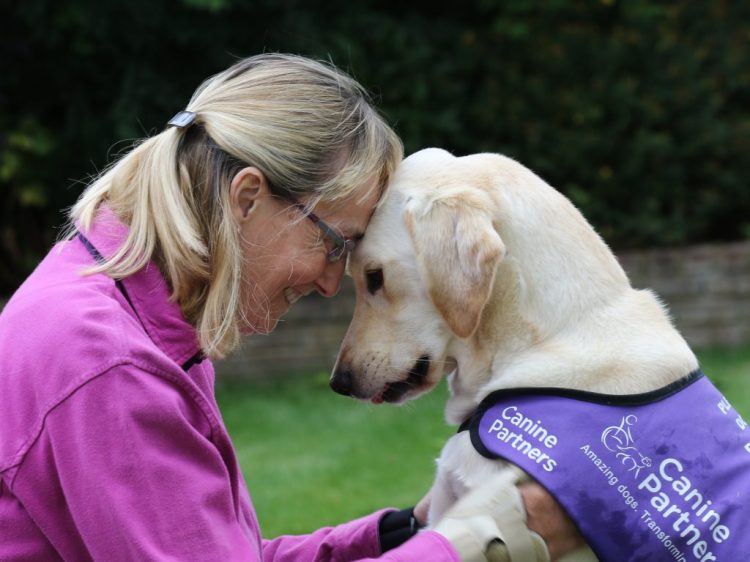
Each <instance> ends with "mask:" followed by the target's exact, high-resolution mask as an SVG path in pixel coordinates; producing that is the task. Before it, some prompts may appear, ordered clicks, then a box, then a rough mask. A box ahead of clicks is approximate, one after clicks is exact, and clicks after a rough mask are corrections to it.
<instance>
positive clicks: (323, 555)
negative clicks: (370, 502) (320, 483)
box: [263, 511, 461, 562]
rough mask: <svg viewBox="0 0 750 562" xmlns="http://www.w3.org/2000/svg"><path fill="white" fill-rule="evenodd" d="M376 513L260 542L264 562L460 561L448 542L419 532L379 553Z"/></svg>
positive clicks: (426, 532) (379, 516) (441, 537)
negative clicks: (311, 530) (390, 548)
mask: <svg viewBox="0 0 750 562" xmlns="http://www.w3.org/2000/svg"><path fill="white" fill-rule="evenodd" d="M385 513H386V512H385V511H380V512H377V513H374V514H372V515H368V516H366V517H363V518H361V519H356V520H354V521H351V522H349V523H344V524H342V525H337V526H335V527H326V528H323V529H319V530H317V531H315V532H314V533H311V534H309V535H302V536H282V537H278V538H276V539H273V540H266V541H263V561H264V562H371V561H376V560H377V561H382V562H423V561H425V560H429V561H430V562H461V559H460V558H459V557H458V554H456V552H455V551H454V550H453V547H452V546H451V545H450V543H448V541H447V540H446V539H445V538H444V537H443V536H442V535H439V534H438V533H434V532H432V531H422V532H420V533H418V534H417V535H416V536H414V537H413V538H412V539H410V540H408V541H407V542H405V543H404V544H402V545H401V546H399V547H397V548H394V549H392V550H389V551H388V552H386V553H384V554H381V553H380V552H381V551H380V544H379V539H378V522H379V520H380V518H381V517H382V516H383V515H384V514H385Z"/></svg>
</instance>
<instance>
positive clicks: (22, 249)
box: [0, 0, 750, 294]
mask: <svg viewBox="0 0 750 562" xmlns="http://www.w3.org/2000/svg"><path fill="white" fill-rule="evenodd" d="M15 4H16V6H15V7H14V8H13V10H14V11H13V12H10V13H8V11H7V10H8V9H5V10H4V13H6V17H7V19H6V21H5V24H6V25H5V26H4V37H3V39H2V41H0V65H2V72H0V201H1V204H2V211H1V212H2V215H1V220H2V223H1V227H0V228H1V230H0V240H1V242H0V263H1V264H2V268H0V294H3V293H8V292H10V291H12V290H13V288H14V287H15V286H16V284H17V283H18V282H19V280H20V279H22V278H23V276H24V275H25V274H26V273H27V272H28V271H29V270H30V268H32V267H33V266H34V264H35V263H36V261H37V260H38V259H39V256H40V255H42V254H43V253H44V251H45V249H46V248H47V247H48V246H49V244H51V243H52V242H53V240H54V238H55V236H56V230H55V228H54V227H55V226H57V225H59V224H60V223H61V220H62V218H61V217H62V215H61V213H60V209H62V208H64V207H65V206H67V205H70V204H71V203H72V202H73V201H74V200H75V198H76V196H77V194H78V193H79V192H80V190H81V189H82V187H83V185H84V184H85V181H86V178H87V177H88V176H89V175H91V174H93V173H96V171H97V170H98V169H101V167H102V166H104V165H105V163H106V162H107V161H108V159H109V158H111V157H112V156H113V155H114V154H116V153H117V152H118V151H119V150H122V149H124V148H127V146H128V143H129V139H135V138H138V137H141V136H143V135H147V134H150V133H152V132H154V131H157V130H159V129H160V128H161V127H162V126H163V123H164V122H165V121H166V120H167V119H169V117H171V116H172V114H173V113H175V112H176V111H177V110H179V109H181V108H182V107H183V106H184V104H185V103H186V102H187V100H188V98H189V96H190V94H191V93H192V91H193V89H194V88H195V87H196V86H197V85H198V84H199V82H200V81H201V80H202V79H203V78H204V77H206V76H208V75H210V74H212V73H214V72H216V71H218V70H220V69H222V68H224V67H226V66H228V65H229V64H231V63H232V62H233V61H234V60H235V59H236V58H239V57H243V56H247V55H250V54H254V53H258V52H261V51H287V52H296V53H301V54H306V55H310V56H315V57H320V58H329V59H331V60H332V61H333V62H335V63H336V64H337V65H338V66H340V67H342V68H344V69H346V70H348V71H349V72H351V73H352V74H354V75H355V76H356V77H357V78H358V79H359V80H360V81H361V82H363V83H364V84H365V85H366V86H367V87H368V88H370V89H371V91H373V92H374V93H375V95H376V98H377V100H378V103H379V104H380V106H381V108H382V109H383V111H384V112H385V114H386V115H387V117H388V118H389V119H390V120H391V122H393V123H395V125H396V128H397V130H398V131H399V133H400V134H401V135H402V137H403V139H404V142H405V144H406V148H407V152H409V151H414V150H416V149H419V148H422V147H425V146H441V147H444V148H447V149H450V150H452V151H454V152H455V153H457V154H463V153H469V152H477V151H497V152H503V153H505V154H508V155H510V156H513V157H515V158H517V159H519V160H520V161H522V162H523V163H525V164H526V165H528V166H529V167H531V168H532V169H534V170H535V171H537V172H538V173H539V174H540V175H541V176H543V177H544V178H545V179H547V180H548V181H549V182H550V183H552V184H553V185H555V186H556V187H558V188H559V189H561V190H562V191H563V192H565V193H566V194H567V195H568V196H569V197H571V198H572V199H573V201H574V202H575V203H576V204H577V205H578V206H579V207H580V208H581V209H582V210H583V211H584V213H585V214H586V215H587V216H588V217H589V219H590V220H591V221H592V222H593V223H594V224H595V225H596V227H597V228H598V229H599V231H600V232H601V233H602V234H603V235H604V237H605V238H606V239H607V240H608V241H609V242H610V243H611V244H612V245H613V246H614V247H615V248H618V249H622V248H631V247H643V246H652V245H678V244H687V243H694V242H701V241H717V240H733V239H741V238H745V237H748V236H750V186H748V180H747V178H748V177H750V158H748V149H749V148H750V60H749V59H750V56H749V54H748V53H749V52H750V4H749V3H747V2H730V1H713V2H687V1H684V0H683V1H667V2H655V1H653V0H628V1H627V2H625V1H622V2H617V1H615V0H606V1H605V0H602V1H600V2H594V1H572V0H571V1H561V0H557V1H555V0H549V1H546V2H534V1H509V2H498V1H495V0H480V1H475V2H463V3H461V4H460V5H458V4H455V3H453V4H451V5H450V6H447V5H446V7H440V6H441V5H442V4H441V5H436V3H434V2H426V1H422V0H414V1H410V2H387V1H374V0H370V1H360V2H352V1H350V0H348V1H342V0H327V1H326V2H321V3H320V4H319V5H317V6H315V5H313V3H311V2H310V1H303V0H290V1H287V2H282V1H280V0H259V1H254V2H247V1H241V0H182V1H179V0H169V1H160V0H148V1H147V0H127V1H126V0H122V1H114V0H99V1H96V2H94V1H85V0H66V1H65V0H64V1H54V0H47V1H42V0H24V2H16V3H15Z"/></svg>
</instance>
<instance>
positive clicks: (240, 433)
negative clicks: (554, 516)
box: [217, 347, 750, 537]
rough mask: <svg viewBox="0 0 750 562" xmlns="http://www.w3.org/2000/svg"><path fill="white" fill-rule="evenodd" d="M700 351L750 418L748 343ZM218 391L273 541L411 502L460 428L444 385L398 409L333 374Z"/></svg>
mask: <svg viewBox="0 0 750 562" xmlns="http://www.w3.org/2000/svg"><path fill="white" fill-rule="evenodd" d="M699 356H700V359H701V363H702V366H703V370H704V372H705V373H706V374H707V375H709V377H710V378H711V379H712V380H713V381H714V382H715V384H716V385H717V386H718V387H719V389H720V390H721V391H722V392H723V393H724V394H725V395H726V396H727V398H729V400H730V401H731V402H732V404H733V405H734V406H735V408H737V410H738V412H740V413H741V414H742V415H743V417H744V418H745V419H746V420H750V347H748V348H744V349H739V350H711V351H706V352H704V353H700V354H699ZM217 394H218V399H219V404H220V405H221V409H222V412H223V413H224V419H225V421H226V424H227V427H228V428H229V432H230V434H231V436H232V439H233V440H234V444H235V447H236V448H237V452H238V455H239V458H240V464H241V466H242V468H243V470H244V473H245V478H246V480H247V483H248V486H249V488H250V493H251V495H252V497H253V502H254V504H255V507H256V509H257V511H258V516H259V518H260V523H261V527H262V529H263V532H264V535H265V536H268V537H272V536H276V535H279V534H284V533H303V532H308V531H311V530H313V529H316V528H318V527H320V526H323V525H329V524H335V523H339V522H342V521H346V520H348V519H352V518H354V517H357V516H359V515H363V514H366V513H369V512H371V511H374V510H376V509H378V508H380V507H385V506H393V507H406V506H409V505H413V504H414V503H415V502H416V501H417V500H418V499H419V498H420V497H421V496H422V495H423V494H424V493H425V492H426V491H427V490H428V488H429V486H430V483H431V481H432V477H433V473H434V465H435V463H434V459H435V458H436V457H437V455H438V453H439V451H440V449H441V447H442V444H443V443H444V442H445V440H446V439H447V438H448V437H449V436H450V435H452V434H453V432H454V431H455V429H454V428H451V427H449V426H447V425H446V424H445V422H444V421H443V405H444V403H445V400H446V398H447V390H446V388H445V384H441V385H440V387H439V388H438V389H437V390H435V391H433V392H432V393H430V394H428V395H426V396H424V397H422V398H420V399H419V400H416V401H414V402H410V403H407V404H406V405H404V406H401V407H398V408H396V407H392V406H387V405H382V406H373V405H371V404H364V403H361V402H356V401H354V400H351V399H348V398H345V397H343V396H339V395H336V394H334V393H333V392H332V391H331V390H330V389H329V388H328V375H327V374H320V375H313V376H309V377H293V378H285V379H283V380H279V381H277V382H269V383H262V384H261V383H255V384H252V385H250V384H248V385H231V386H230V385H224V386H220V387H219V388H218V390H217Z"/></svg>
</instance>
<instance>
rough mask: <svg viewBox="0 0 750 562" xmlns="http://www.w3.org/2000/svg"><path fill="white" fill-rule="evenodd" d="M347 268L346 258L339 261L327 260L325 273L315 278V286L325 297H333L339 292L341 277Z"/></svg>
mask: <svg viewBox="0 0 750 562" xmlns="http://www.w3.org/2000/svg"><path fill="white" fill-rule="evenodd" d="M345 269H346V259H342V260H339V261H337V262H327V263H326V266H325V269H323V273H321V274H320V277H318V278H317V279H316V280H315V288H316V289H317V290H318V292H319V293H320V294H321V295H323V296H324V297H328V298H330V297H332V296H334V295H335V294H336V293H338V292H339V287H340V286H341V278H342V277H343V276H344V270H345Z"/></svg>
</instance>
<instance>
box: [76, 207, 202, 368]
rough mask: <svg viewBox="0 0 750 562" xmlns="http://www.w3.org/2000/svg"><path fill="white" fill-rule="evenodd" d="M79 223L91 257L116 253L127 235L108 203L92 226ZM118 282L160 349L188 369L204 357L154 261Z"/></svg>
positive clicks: (192, 329) (79, 229) (193, 331)
mask: <svg viewBox="0 0 750 562" xmlns="http://www.w3.org/2000/svg"><path fill="white" fill-rule="evenodd" d="M76 226H77V227H78V231H79V233H80V234H82V235H83V239H82V242H83V243H84V245H85V246H87V250H88V252H89V253H90V254H92V257H95V255H96V254H95V253H96V252H98V254H100V255H101V256H102V257H103V258H104V259H106V258H109V257H111V256H112V255H114V254H115V252H117V250H118V249H119V248H120V246H121V245H122V243H123V242H124V240H125V238H126V236H127V234H128V227H127V225H125V224H123V223H122V222H121V221H120V220H119V219H118V218H117V216H116V215H115V214H114V213H113V212H112V211H111V210H110V209H109V208H108V207H106V206H102V207H101V208H100V210H99V212H98V213H97V216H96V220H95V221H94V223H93V224H92V226H91V228H90V229H88V230H85V229H82V228H81V227H80V225H76ZM86 241H88V243H89V244H88V245H87V244H86ZM92 248H93V251H92ZM94 259H96V258H94ZM116 283H117V285H118V288H119V289H120V291H122V293H123V295H124V296H125V298H126V299H127V300H128V302H129V303H130V305H131V307H132V309H133V313H134V314H135V316H136V317H137V319H138V320H139V321H140V323H141V325H142V326H143V329H144V330H145V332H146V333H147V334H148V336H149V338H151V341H153V342H154V344H156V346H157V347H159V349H161V350H162V351H163V352H164V353H165V354H166V355H167V356H169V357H170V358H171V359H172V360H173V361H175V362H176V363H177V364H179V365H181V366H182V367H183V369H185V370H187V369H188V368H189V367H190V366H192V365H193V364H195V363H196V362H199V361H200V360H201V359H202V357H203V356H202V354H201V349H200V346H199V344H198V335H197V332H196V330H195V328H194V327H193V326H191V325H190V324H189V323H188V322H187V321H186V320H185V318H184V316H183V314H182V310H181V309H180V306H179V305H178V304H177V303H176V302H174V301H173V300H171V299H170V289H169V286H168V284H167V282H166V280H165V279H164V277H163V276H162V274H161V272H160V271H159V268H158V267H157V265H156V264H155V263H154V262H153V261H150V262H149V263H148V264H147V265H146V267H144V268H143V269H140V270H139V271H137V272H136V273H134V274H133V275H130V276H128V277H125V278H124V279H122V280H120V281H117V282H116Z"/></svg>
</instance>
